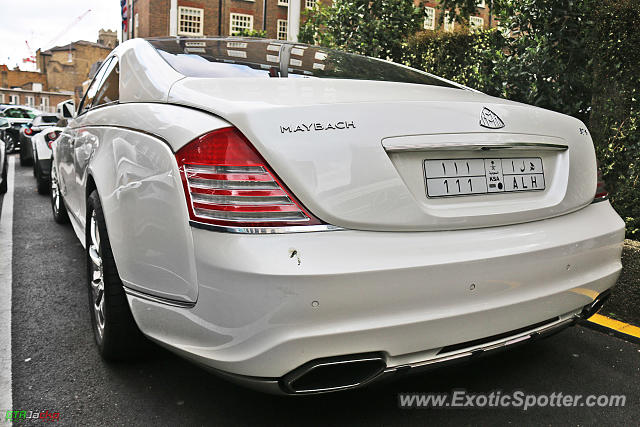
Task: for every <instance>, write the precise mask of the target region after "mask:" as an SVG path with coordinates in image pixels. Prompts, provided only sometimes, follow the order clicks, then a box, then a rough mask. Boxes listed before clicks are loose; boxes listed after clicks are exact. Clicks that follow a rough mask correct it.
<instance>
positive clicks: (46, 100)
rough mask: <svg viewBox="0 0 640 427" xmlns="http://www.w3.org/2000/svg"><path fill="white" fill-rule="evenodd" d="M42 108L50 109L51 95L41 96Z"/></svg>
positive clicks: (43, 109)
mask: <svg viewBox="0 0 640 427" xmlns="http://www.w3.org/2000/svg"><path fill="white" fill-rule="evenodd" d="M40 109H41V110H42V111H47V112H48V111H49V97H48V96H41V97H40Z"/></svg>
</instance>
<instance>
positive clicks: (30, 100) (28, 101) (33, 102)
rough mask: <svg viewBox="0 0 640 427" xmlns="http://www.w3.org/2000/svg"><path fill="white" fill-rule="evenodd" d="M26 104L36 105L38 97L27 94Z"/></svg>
mask: <svg viewBox="0 0 640 427" xmlns="http://www.w3.org/2000/svg"><path fill="white" fill-rule="evenodd" d="M26 104H27V107H35V106H36V99H35V97H34V96H33V95H27V96H26Z"/></svg>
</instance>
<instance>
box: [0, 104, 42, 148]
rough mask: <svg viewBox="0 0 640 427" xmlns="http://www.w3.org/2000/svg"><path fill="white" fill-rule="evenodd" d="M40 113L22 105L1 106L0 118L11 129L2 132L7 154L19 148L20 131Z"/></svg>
mask: <svg viewBox="0 0 640 427" xmlns="http://www.w3.org/2000/svg"><path fill="white" fill-rule="evenodd" d="M38 114H41V113H40V111H38V110H36V109H33V108H30V107H25V106H22V105H9V106H7V105H3V106H2V107H0V117H5V118H6V119H8V120H9V124H10V125H11V127H10V128H9V129H6V130H5V132H4V141H5V144H6V147H7V152H8V153H13V152H14V151H16V150H17V149H19V148H20V137H19V135H20V129H21V128H22V127H23V125H26V124H27V123H29V122H30V121H31V120H33V119H34V118H35V117H36V116H37V115H38Z"/></svg>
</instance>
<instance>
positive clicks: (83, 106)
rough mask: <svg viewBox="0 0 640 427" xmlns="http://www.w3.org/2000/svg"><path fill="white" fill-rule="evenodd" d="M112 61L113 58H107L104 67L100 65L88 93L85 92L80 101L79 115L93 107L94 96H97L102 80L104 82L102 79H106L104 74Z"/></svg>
mask: <svg viewBox="0 0 640 427" xmlns="http://www.w3.org/2000/svg"><path fill="white" fill-rule="evenodd" d="M110 62H111V59H108V60H106V61H105V63H104V64H102V67H100V69H99V70H98V72H97V73H96V75H95V77H94V78H93V81H92V82H91V85H90V86H89V89H87V93H85V94H84V98H82V101H81V102H80V107H79V108H78V115H80V114H84V113H86V112H87V110H88V109H89V108H91V103H92V102H93V98H95V96H96V93H97V92H98V87H100V82H102V80H103V79H104V75H105V73H106V71H107V68H109V63H110Z"/></svg>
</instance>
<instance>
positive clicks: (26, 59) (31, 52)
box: [22, 40, 36, 64]
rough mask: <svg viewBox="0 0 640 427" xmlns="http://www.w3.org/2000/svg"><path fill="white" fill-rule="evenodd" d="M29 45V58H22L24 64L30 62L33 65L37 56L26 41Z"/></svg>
mask: <svg viewBox="0 0 640 427" xmlns="http://www.w3.org/2000/svg"><path fill="white" fill-rule="evenodd" d="M24 42H25V43H26V44H27V49H29V56H28V57H26V58H22V62H23V63H26V62H30V63H32V64H35V63H36V55H35V54H34V53H33V49H31V46H29V42H28V41H27V40H25V41H24Z"/></svg>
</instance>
